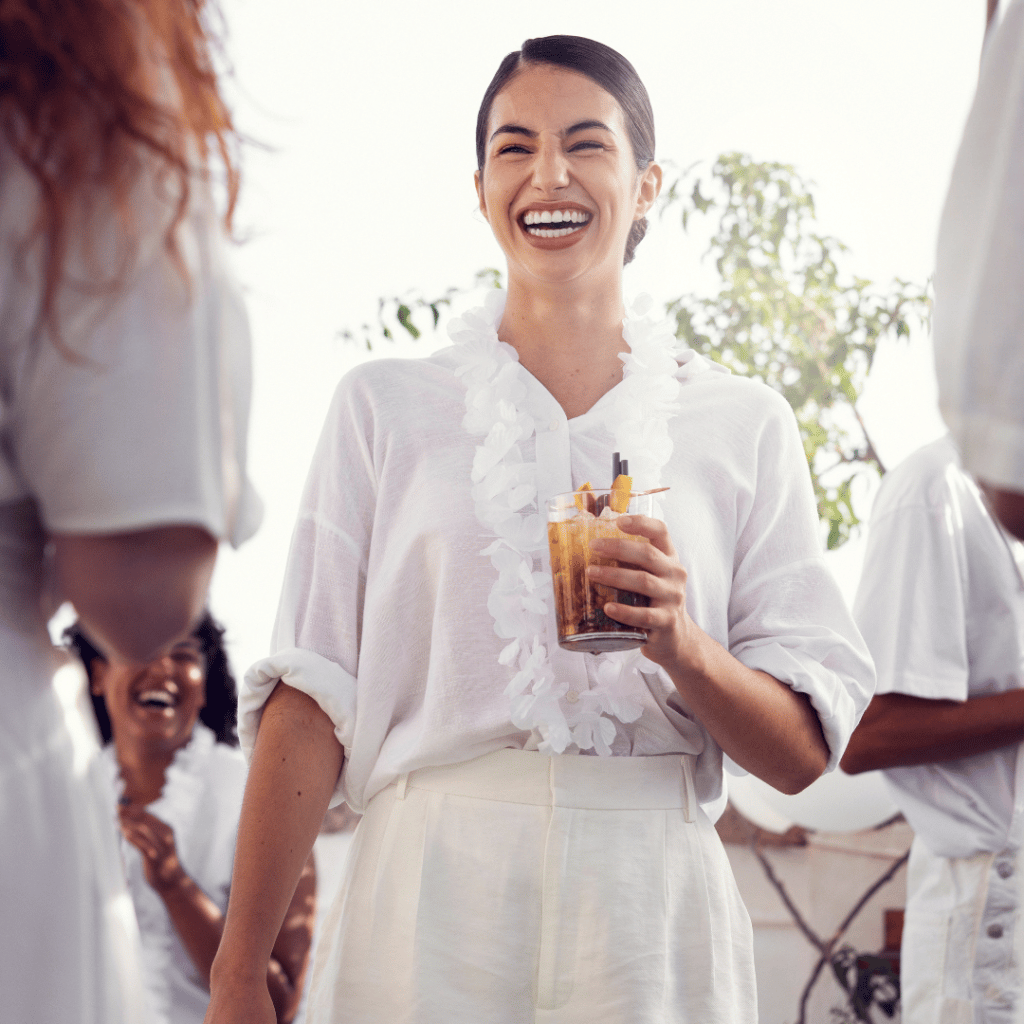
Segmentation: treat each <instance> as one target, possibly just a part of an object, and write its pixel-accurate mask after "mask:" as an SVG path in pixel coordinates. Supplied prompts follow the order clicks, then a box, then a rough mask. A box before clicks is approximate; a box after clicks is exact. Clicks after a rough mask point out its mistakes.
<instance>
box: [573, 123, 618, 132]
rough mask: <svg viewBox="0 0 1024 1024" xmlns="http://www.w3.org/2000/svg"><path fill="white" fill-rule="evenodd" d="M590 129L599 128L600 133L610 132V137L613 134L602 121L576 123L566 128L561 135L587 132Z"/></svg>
mask: <svg viewBox="0 0 1024 1024" xmlns="http://www.w3.org/2000/svg"><path fill="white" fill-rule="evenodd" d="M591 128H600V129H601V130H602V131H606V132H611V133H612V135H614V134H615V132H614V131H613V129H611V128H609V127H608V125H606V124H605V123H604V121H578V122H577V123H576V124H574V125H572V127H570V128H566V129H565V132H564V133H563V134H565V135H572V133H573V132H587V131H590V129H591Z"/></svg>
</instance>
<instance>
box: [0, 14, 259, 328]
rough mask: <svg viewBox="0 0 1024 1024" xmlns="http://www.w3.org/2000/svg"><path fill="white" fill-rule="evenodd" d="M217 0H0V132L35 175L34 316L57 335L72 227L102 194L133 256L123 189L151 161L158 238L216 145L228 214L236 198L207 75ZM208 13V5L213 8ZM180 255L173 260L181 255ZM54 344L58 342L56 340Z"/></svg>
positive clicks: (229, 133)
mask: <svg viewBox="0 0 1024 1024" xmlns="http://www.w3.org/2000/svg"><path fill="white" fill-rule="evenodd" d="M214 4H215V0H209V2H208V0H0V133H2V140H3V142H4V143H6V146H7V148H8V149H9V150H10V151H11V152H13V154H14V155H15V156H16V157H17V158H18V159H19V160H20V161H21V163H22V164H23V165H24V166H25V168H26V169H27V170H28V171H29V172H30V173H31V174H32V176H33V177H34V179H35V181H36V183H37V185H38V189H39V197H40V201H39V208H38V215H37V218H36V222H35V224H34V226H33V235H32V238H33V239H39V238H41V239H42V242H43V257H42V258H43V291H42V295H41V297H40V311H39V326H40V327H41V328H46V329H47V330H48V331H49V333H50V335H51V337H53V338H54V340H55V341H56V343H57V344H58V345H61V342H60V331H59V325H58V323H57V315H56V305H57V297H58V293H59V289H60V286H61V284H62V282H63V280H64V277H65V263H66V259H67V256H68V246H69V241H70V239H71V234H72V232H73V230H74V229H75V227H76V226H77V224H78V218H79V216H80V215H84V220H83V221H82V223H85V222H86V221H87V219H88V215H89V213H90V212H91V211H92V210H93V209H94V208H95V207H96V206H97V205H98V203H99V201H100V200H103V201H104V203H105V204H112V206H113V208H114V210H115V211H116V214H117V217H118V220H119V224H120V227H121V229H122V234H123V237H124V238H125V240H126V243H127V244H126V247H125V251H124V253H123V254H122V258H121V259H120V261H119V270H118V271H117V273H115V275H114V277H113V278H112V279H110V280H106V281H99V282H92V284H93V285H96V286H99V287H100V289H101V290H110V289H116V288H117V286H118V285H119V284H121V283H122V281H123V279H124V277H125V275H126V274H127V273H128V271H129V270H130V268H131V265H132V261H133V259H134V255H135V250H134V241H135V239H134V233H133V227H134V226H133V217H132V212H131V197H132V192H133V189H134V188H135V186H136V184H137V182H138V180H139V178H140V175H141V174H142V172H143V169H144V168H146V167H152V166H153V163H154V161H155V163H156V166H157V168H158V173H159V174H160V175H162V177H163V180H165V181H168V182H169V183H170V185H171V189H170V190H169V193H168V194H170V195H173V196H174V197H175V200H176V207H175V210H174V215H173V217H172V220H171V223H170V225H169V227H168V228H167V231H166V237H165V244H166V246H167V248H168V250H169V251H170V252H171V253H172V255H173V256H174V257H175V259H176V260H177V259H178V252H177V248H176V246H175V231H176V228H177V226H178V224H179V223H180V222H181V220H182V218H183V217H184V216H185V212H186V210H187V208H188V204H189V195H190V179H191V175H192V174H193V173H194V172H195V171H196V170H197V167H196V162H197V158H198V165H199V166H198V169H199V170H200V171H201V172H204V173H206V172H208V171H209V170H210V167H211V164H212V163H213V161H214V158H219V162H220V164H221V166H222V169H223V171H224V179H225V180H224V185H225V189H226V194H227V208H226V212H225V217H224V220H225V224H226V226H227V227H228V228H229V229H230V226H231V218H232V214H233V213H234V208H235V203H236V200H237V197H238V188H239V180H240V175H239V168H238V141H239V139H238V135H237V132H236V131H235V128H234V125H233V123H232V119H231V115H230V112H229V111H228V109H227V106H226V105H225V103H224V101H223V99H222V97H221V95H220V92H219V90H218V87H217V76H216V71H215V68H214V61H213V57H214V52H215V50H216V49H217V48H218V47H219V40H218V37H217V36H216V34H215V33H214V31H213V29H212V27H211V26H210V23H209V19H210V15H211V14H214V15H218V12H217V10H216V7H215V5H214ZM218 16H219V15H218ZM179 265H180V261H179ZM61 347H63V346H61Z"/></svg>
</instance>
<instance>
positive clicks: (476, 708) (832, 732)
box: [239, 307, 873, 811]
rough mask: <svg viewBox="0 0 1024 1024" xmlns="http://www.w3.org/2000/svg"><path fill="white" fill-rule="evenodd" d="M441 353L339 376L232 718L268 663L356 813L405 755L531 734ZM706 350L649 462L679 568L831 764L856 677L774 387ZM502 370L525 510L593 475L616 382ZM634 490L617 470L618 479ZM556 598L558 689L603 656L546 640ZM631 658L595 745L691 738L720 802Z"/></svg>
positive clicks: (856, 643)
mask: <svg viewBox="0 0 1024 1024" xmlns="http://www.w3.org/2000/svg"><path fill="white" fill-rule="evenodd" d="M491 308H492V307H489V309H491ZM484 316H485V313H483V312H481V311H477V312H476V313H475V314H473V315H472V316H470V315H467V317H466V320H467V321H469V320H472V319H473V318H474V317H475V318H477V319H478V320H479V319H482V318H483V317H484ZM628 329H629V327H628V324H627V331H628ZM457 348H458V346H455V347H452V348H448V349H445V350H443V351H441V352H439V353H437V354H436V355H433V356H431V357H430V358H427V359H422V360H391V359H388V360H379V361H375V362H371V363H367V364H365V365H363V366H361V367H359V368H357V369H356V370H354V371H352V372H351V373H349V374H348V375H347V376H346V377H345V378H344V379H343V380H342V382H341V384H340V385H339V387H338V390H337V393H336V395H335V398H334V402H333V404H332V406H331V410H330V412H329V413H328V417H327V422H326V424H325V426H324V431H323V434H322V435H321V439H320V443H319V446H318V448H317V450H316V454H315V456H314V459H313V465H312V469H311V471H310V476H309V480H308V483H307V486H306V490H305V493H304V496H303V499H302V503H301V507H300V512H299V519H298V522H297V524H296V528H295V534H294V537H293V541H292V548H291V553H290V557H289V562H288V567H287V570H286V576H285V581H284V589H283V594H282V598H281V605H280V610H279V614H278V620H277V625H276V629H275V634H274V640H273V648H272V649H273V650H274V651H276V652H277V653H276V654H275V655H274V656H272V657H270V658H268V659H265V660H264V661H262V662H259V663H257V665H255V666H254V667H253V668H252V669H250V671H249V673H248V674H247V676H246V682H245V686H244V687H243V691H242V694H241V695H240V700H239V735H240V737H241V740H242V746H243V749H251V746H252V743H253V740H254V737H255V733H256V728H257V725H258V721H259V712H260V708H261V707H262V704H263V702H264V701H265V700H266V698H267V696H268V695H269V693H270V691H271V689H272V688H273V686H274V685H275V684H276V682H277V680H278V679H279V678H280V679H283V680H284V681H285V682H286V683H288V684H290V685H293V686H295V687H297V688H299V689H302V690H304V691H305V692H307V693H309V694H311V695H312V696H313V697H314V699H316V700H317V701H318V702H319V704H320V705H321V707H323V709H324V710H325V711H326V712H327V714H328V715H329V716H330V717H331V718H332V719H333V721H334V722H335V725H336V734H337V736H338V739H339V741H340V742H341V743H342V744H343V746H344V747H345V750H346V758H345V762H344V767H343V770H342V774H341V778H340V780H339V784H338V788H337V791H336V794H335V801H339V800H342V799H344V800H346V801H348V803H349V804H350V805H351V806H352V807H353V808H354V809H355V810H357V811H361V810H363V808H365V806H366V804H367V802H368V801H369V800H370V798H371V797H373V796H374V795H375V794H376V793H377V792H379V791H380V790H381V789H383V788H384V787H385V786H387V785H388V784H389V783H390V782H392V781H393V780H394V779H396V778H397V777H398V776H399V775H401V774H403V773H406V772H408V771H410V770H412V769H415V768H419V767H425V766H435V765H443V764H450V763H455V762H460V761H465V760H468V759H470V758H474V757H476V756H478V755H481V754H485V753H489V752H491V751H493V750H498V749H501V748H503V747H512V748H528V747H529V746H530V744H531V734H530V732H528V731H525V730H522V729H518V728H516V727H515V726H514V725H513V723H512V720H511V716H510V704H509V698H508V696H506V694H505V690H506V687H507V686H508V684H509V678H510V675H511V672H510V670H509V669H508V668H506V667H504V666H502V665H499V663H498V656H499V653H500V652H501V651H502V649H503V648H504V647H505V646H506V644H507V642H508V641H507V639H503V638H502V637H499V636H497V635H496V633H495V622H494V619H492V617H491V613H490V612H489V610H488V596H489V594H490V591H491V588H492V585H493V583H494V579H495V569H494V568H493V566H492V565H491V563H490V561H489V559H488V558H487V557H486V556H484V555H482V554H481V552H482V551H483V550H484V549H485V548H487V547H488V545H489V544H490V543H491V542H492V541H493V540H494V537H493V534H489V533H488V531H487V530H486V529H485V528H484V527H483V525H482V524H481V522H480V521H479V520H478V519H477V518H476V515H475V510H474V502H473V499H472V496H471V493H470V492H471V485H470V474H471V469H472V467H473V463H474V453H475V450H476V446H477V444H478V438H477V437H475V436H474V435H472V434H471V433H469V432H468V431H467V430H466V429H464V427H463V426H462V421H463V416H464V413H465V404H464V398H465V394H466V388H465V385H464V384H463V382H462V380H461V379H460V378H459V377H457V376H456V374H455V372H454V371H455V369H456V368H457V366H458V365H459V357H458V353H457V351H456V349H457ZM687 356H688V357H693V356H694V354H693V353H687ZM708 367H709V364H708V363H707V362H706V361H705V360H703V359H702V358H700V357H694V358H688V360H687V361H685V363H684V365H682V366H681V367H680V368H679V369H678V371H677V376H678V378H679V379H680V380H681V383H682V387H681V389H680V393H679V403H680V406H681V411H680V412H679V414H678V415H677V416H676V417H675V418H673V419H672V420H671V421H670V427H671V435H672V438H673V440H674V448H673V451H672V454H671V457H670V458H669V460H668V462H667V464H666V465H665V467H664V469H663V471H662V483H663V484H667V485H670V487H671V490H670V491H668V492H667V493H666V494H664V495H662V496H661V497H662V498H663V499H664V501H663V502H662V510H663V514H664V518H665V521H666V522H667V524H668V526H669V529H670V532H671V536H672V538H673V542H674V544H675V546H676V548H677V550H678V552H679V557H680V561H681V562H682V564H683V566H684V567H685V568H686V569H687V571H688V573H689V581H688V594H687V600H688V604H689V609H690V614H691V615H692V616H693V618H694V620H695V621H696V622H697V623H698V624H699V625H700V626H701V627H702V628H703V629H705V630H706V631H707V632H708V633H709V634H710V635H711V636H712V637H714V638H715V639H716V640H718V641H719V642H721V643H722V644H724V645H726V646H728V647H729V649H730V650H731V651H732V652H733V654H735V655H736V657H738V658H739V659H740V660H741V661H743V662H744V663H745V664H747V665H749V666H750V667H752V668H755V669H763V670H764V671H766V672H769V673H771V674H772V675H774V676H776V677H777V678H779V679H781V680H783V681H785V682H786V683H788V684H790V685H791V686H793V687H794V688H795V689H797V690H798V691H801V692H804V693H806V694H808V695H809V696H810V698H811V700H812V702H813V704H814V706H815V708H816V710H817V711H818V714H819V715H820V717H821V721H822V727H823V729H824V732H825V736H826V737H827V740H828V743H829V746H830V748H831V751H832V758H831V764H833V765H834V764H835V762H836V761H837V760H838V758H839V756H840V755H841V753H842V750H843V749H844V747H845V744H846V741H847V739H848V737H849V734H850V732H851V730H852V729H853V727H854V725H855V723H856V721H857V719H858V717H859V715H860V713H861V711H862V710H863V708H864V706H865V705H866V703H867V701H868V699H869V697H870V693H871V690H872V685H873V673H872V668H871V664H870V660H869V658H868V656H867V652H866V650H865V648H864V646H863V643H862V641H861V639H860V636H859V634H858V633H857V631H856V628H855V627H854V625H853V622H852V619H851V617H850V615H849V613H848V611H847V610H846V608H845V606H844V604H843V601H842V598H841V596H840V594H839V591H838V589H837V587H836V585H835V582H834V580H833V579H832V577H831V575H830V574H829V572H828V570H827V569H826V567H825V564H824V561H823V558H822V552H821V546H820V541H819V526H818V520H817V516H816V514H815V509H814V500H813V494H812V489H811V484H810V479H809V475H808V472H807V464H806V461H805V458H804V454H803V449H802V446H801V443H800V438H799V435H798V432H797V428H796V423H795V420H794V417H793V414H792V412H791V410H790V409H789V407H788V405H787V404H786V402H785V401H784V399H783V398H782V397H781V396H780V395H778V394H777V393H776V392H774V391H772V390H771V389H769V388H767V387H765V386H764V385H762V384H760V383H757V382H755V381H751V380H747V379H742V378H737V377H732V376H731V375H728V374H725V373H713V372H707V370H708ZM513 372H515V373H517V374H518V377H519V380H520V381H521V384H522V397H521V400H520V405H521V406H523V408H525V409H526V410H528V411H529V413H530V415H531V416H532V418H533V421H534V422H535V424H536V433H535V434H534V435H531V436H530V437H528V438H526V439H525V440H521V441H519V442H517V443H518V446H519V449H520V452H521V455H522V461H523V464H524V465H527V466H528V465H530V464H533V463H535V475H536V483H537V491H538V494H537V497H536V501H537V503H538V505H539V507H540V508H541V509H544V508H545V504H544V503H545V502H546V500H547V498H549V497H550V496H552V495H554V494H558V493H561V492H565V491H569V490H573V489H574V488H575V487H577V486H579V485H580V484H582V483H583V482H584V481H587V480H589V481H591V482H592V484H593V485H594V486H605V485H606V483H605V481H606V479H607V477H608V476H609V474H610V472H611V453H612V451H613V449H614V444H613V437H612V435H611V434H610V433H609V432H608V430H607V428H606V426H605V416H604V412H605V411H606V410H607V408H608V407H609V406H610V405H614V403H615V401H616V398H617V393H618V391H619V389H620V388H621V387H622V385H621V384H620V385H618V386H617V387H616V388H613V389H612V390H611V391H609V392H608V393H607V394H606V395H604V396H603V397H602V398H601V399H600V400H599V401H598V403H597V404H596V405H595V406H594V407H593V408H592V409H590V410H589V411H588V412H587V413H585V414H584V415H582V416H578V417H576V418H574V419H572V420H567V419H566V416H565V413H564V412H563V410H562V408H561V406H560V405H559V404H558V402H557V401H556V400H555V399H554V398H553V397H552V395H551V394H550V393H549V392H548V391H547V390H546V389H545V388H544V387H543V386H542V385H541V384H540V383H539V382H538V381H537V380H536V378H534V377H533V376H532V374H530V373H529V372H528V371H527V370H525V369H524V368H523V367H522V366H521V365H520V364H518V363H515V364H514V371H513ZM630 454H631V453H630V452H628V451H623V452H622V457H623V458H629V457H630ZM607 482H608V484H610V482H611V481H610V480H608V481H607ZM644 486H645V481H644V480H642V479H638V478H635V479H634V488H635V489H638V490H639V489H643V487H644ZM544 561H545V562H547V558H546V553H545V557H544ZM537 568H538V569H545V570H547V571H550V565H549V564H545V565H543V566H540V565H538V566H537ZM551 605H552V602H551V601H550V600H549V601H548V607H547V612H546V616H547V618H546V621H547V626H546V641H547V642H548V648H549V651H550V654H551V662H552V666H553V668H554V671H555V673H556V675H557V676H558V678H559V679H560V680H562V681H563V682H567V683H568V690H567V692H566V695H565V697H563V698H562V701H563V703H565V702H571V701H572V700H574V699H579V694H580V693H582V692H584V691H587V690H589V689H590V688H591V687H592V686H594V685H595V683H596V682H597V673H598V670H599V668H600V666H601V664H602V662H601V659H599V658H595V657H594V656H592V655H587V654H580V653H577V652H566V651H562V650H561V649H560V648H558V646H557V644H555V643H553V642H551V641H553V638H554V636H555V624H554V612H553V609H552V607H551ZM641 665H645V666H647V667H646V669H644V671H643V672H642V674H641V673H639V672H633V673H631V674H630V676H629V679H628V680H627V682H626V685H627V687H628V692H626V693H624V694H623V696H624V697H627V698H629V699H631V700H634V701H636V702H638V703H639V705H640V706H641V708H642V714H641V715H640V717H639V718H638V719H637V720H636V721H633V722H631V723H630V724H628V725H623V724H622V723H621V722H620V723H618V724H617V733H616V736H615V739H614V742H613V743H612V745H611V746H612V753H613V754H614V755H618V756H643V755H649V754H665V753H691V754H696V755H698V757H697V773H696V774H697V779H696V781H697V789H698V797H699V799H700V800H701V802H702V803H707V802H711V801H714V800H716V799H717V798H719V797H720V795H721V792H722V771H721V769H722V753H721V750H720V749H719V747H718V746H717V744H716V743H715V742H714V741H713V740H712V739H711V737H710V736H709V735H708V733H707V732H706V730H705V729H704V728H703V726H702V725H701V724H700V723H699V722H698V721H696V720H695V718H694V716H693V715H692V713H690V712H689V711H688V710H687V708H686V707H685V706H684V705H683V703H682V700H681V698H680V697H679V695H678V693H677V691H676V690H675V688H674V687H673V686H672V684H671V682H670V680H669V679H668V677H667V676H666V675H665V674H664V673H662V672H661V671H660V670H659V669H658V668H657V667H656V666H655V665H654V664H653V663H651V662H647V661H646V660H645V659H641ZM566 707H567V708H568V704H566ZM572 749H573V748H570V751H571V750H572Z"/></svg>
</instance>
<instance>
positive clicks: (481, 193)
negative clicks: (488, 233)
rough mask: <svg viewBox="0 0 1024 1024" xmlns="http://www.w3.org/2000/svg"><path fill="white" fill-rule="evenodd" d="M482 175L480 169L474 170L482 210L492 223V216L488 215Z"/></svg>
mask: <svg viewBox="0 0 1024 1024" xmlns="http://www.w3.org/2000/svg"><path fill="white" fill-rule="evenodd" d="M480 175H481V172H480V171H474V172H473V185H474V187H475V188H476V198H477V202H478V203H479V204H480V212H481V213H482V214H483V215H484V220H485V221H487V223H488V224H490V222H491V218H490V217H488V216H487V201H486V200H485V199H484V183H483V180H482V179H481V177H480Z"/></svg>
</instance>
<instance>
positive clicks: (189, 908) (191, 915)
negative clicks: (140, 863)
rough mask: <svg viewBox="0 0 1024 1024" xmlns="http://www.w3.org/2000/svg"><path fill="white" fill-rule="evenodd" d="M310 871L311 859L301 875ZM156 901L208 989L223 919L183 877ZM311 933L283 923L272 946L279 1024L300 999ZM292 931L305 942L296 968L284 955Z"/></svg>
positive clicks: (270, 981) (305, 925)
mask: <svg viewBox="0 0 1024 1024" xmlns="http://www.w3.org/2000/svg"><path fill="white" fill-rule="evenodd" d="M310 870H312V858H310V861H309V864H308V865H307V869H306V871H304V872H303V874H304V875H305V874H307V872H308V871H310ZM314 885H315V883H314ZM314 891H315V890H314ZM160 897H161V899H162V900H163V901H164V906H165V907H166V908H167V914H168V916H169V917H170V919H171V923H172V924H173V925H174V929H175V931H176V932H177V933H178V937H179V938H180V939H181V944H182V945H183V946H184V947H185V952H187V953H188V955H189V959H190V960H191V961H192V963H193V964H194V966H195V968H196V970H197V971H198V972H199V976H200V977H201V978H202V979H203V984H204V985H205V986H206V988H207V989H209V987H210V970H211V968H212V967H213V960H214V957H215V956H216V954H217V949H218V947H219V946H220V940H221V935H222V934H223V932H224V915H223V914H222V913H221V912H220V909H219V908H218V906H217V904H216V903H214V902H213V900H212V899H210V897H209V896H208V895H207V894H206V893H205V892H203V890H202V889H201V888H200V886H199V885H197V884H196V882H195V881H194V880H193V879H192V878H190V877H189V876H188V875H186V874H184V873H183V874H182V877H181V878H180V879H179V880H177V881H176V882H175V884H174V885H172V886H170V887H168V888H166V889H164V890H161V891H160ZM293 905H294V901H293ZM296 912H297V913H298V914H299V915H300V916H303V915H302V910H301V909H296ZM310 916H311V915H310ZM311 930H312V929H311V922H308V921H306V920H305V918H303V920H302V921H301V922H299V923H298V924H297V925H293V926H292V927H291V928H290V929H289V926H288V923H287V922H285V926H284V928H282V929H281V933H280V934H279V935H278V938H277V940H276V942H275V945H274V952H273V956H272V957H271V959H270V963H269V964H268V966H267V988H268V990H269V991H270V998H271V1000H272V1001H273V1003H274V1009H275V1010H276V1011H277V1019H278V1021H280V1022H282V1024H287V1022H288V1021H290V1020H291V1019H292V1018H293V1017H294V1016H295V1011H296V1010H297V1009H298V1006H299V998H300V996H301V989H300V987H299V986H300V985H301V983H302V976H303V968H304V967H305V954H308V951H309V937H310V932H311ZM295 931H300V932H301V933H302V935H301V936H300V939H301V938H304V939H305V946H304V950H303V955H302V956H301V958H300V962H299V964H296V963H294V962H293V961H294V960H295V956H294V955H293V956H288V955H287V954H289V953H290V952H291V950H290V949H289V946H290V945H294V944H295V940H294V939H293V938H291V937H290V933H291V932H295ZM278 947H282V952H283V955H279V952H278ZM289 969H290V970H289Z"/></svg>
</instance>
